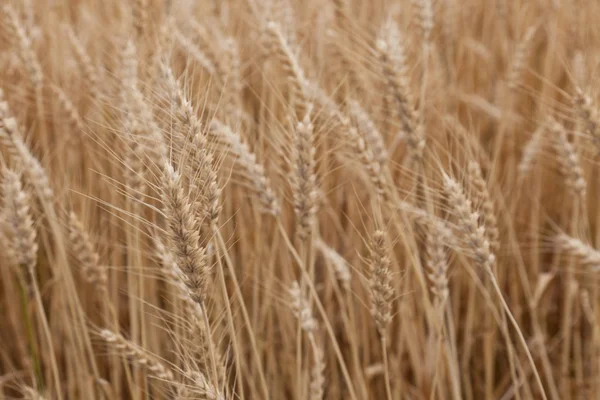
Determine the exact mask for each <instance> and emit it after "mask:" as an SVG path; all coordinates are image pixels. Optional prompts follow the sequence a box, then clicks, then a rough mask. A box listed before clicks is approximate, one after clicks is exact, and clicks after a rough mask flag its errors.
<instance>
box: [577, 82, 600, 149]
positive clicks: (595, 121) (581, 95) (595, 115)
mask: <svg viewBox="0 0 600 400" xmlns="http://www.w3.org/2000/svg"><path fill="white" fill-rule="evenodd" d="M573 103H574V105H575V108H576V112H577V114H578V116H579V118H580V119H581V120H582V122H583V129H584V132H585V133H586V134H587V135H589V136H590V138H591V139H592V141H593V142H594V144H595V145H596V147H597V148H598V151H599V152H600V111H599V110H598V107H597V106H596V104H595V103H594V101H593V100H592V98H591V97H590V96H589V95H588V94H586V93H585V92H584V91H583V90H581V89H579V88H578V89H577V90H576V91H575V96H574V98H573Z"/></svg>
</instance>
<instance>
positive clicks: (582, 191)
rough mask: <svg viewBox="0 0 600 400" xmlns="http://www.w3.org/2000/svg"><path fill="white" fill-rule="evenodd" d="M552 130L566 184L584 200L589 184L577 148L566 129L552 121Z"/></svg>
mask: <svg viewBox="0 0 600 400" xmlns="http://www.w3.org/2000/svg"><path fill="white" fill-rule="evenodd" d="M550 130H551V132H552V135H553V136H554V138H553V139H554V141H553V144H554V149H555V151H556V153H557V155H558V163H559V169H560V172H561V174H562V175H563V176H564V178H565V183H566V185H567V187H569V188H570V189H571V190H572V191H573V193H574V194H575V195H576V196H578V197H579V198H581V199H584V198H585V195H586V192H587V183H586V181H585V178H584V175H583V169H582V168H581V163H580V161H579V156H578V154H577V151H576V149H575V146H574V145H573V143H571V142H570V141H569V139H568V138H567V132H566V131H565V128H564V127H563V126H562V124H560V123H559V122H557V121H556V120H551V121H550Z"/></svg>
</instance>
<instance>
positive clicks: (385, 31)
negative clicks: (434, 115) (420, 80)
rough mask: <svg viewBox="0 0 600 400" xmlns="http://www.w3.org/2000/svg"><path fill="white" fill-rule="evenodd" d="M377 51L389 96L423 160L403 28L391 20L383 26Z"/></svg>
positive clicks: (412, 147)
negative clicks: (402, 32)
mask: <svg viewBox="0 0 600 400" xmlns="http://www.w3.org/2000/svg"><path fill="white" fill-rule="evenodd" d="M375 53H376V56H377V59H378V60H379V63H380V66H381V70H382V73H383V76H384V78H385V80H386V83H387V85H388V90H389V97H390V98H391V99H393V102H394V103H395V107H394V109H395V111H396V116H397V118H398V120H399V122H400V126H401V127H402V130H403V131H404V134H405V135H406V137H407V141H408V145H409V147H410V150H411V154H412V156H413V157H414V158H416V159H420V158H421V157H422V155H423V149H424V147H425V139H424V137H423V136H424V135H423V131H422V130H423V128H422V126H421V123H420V121H419V116H418V113H417V110H416V109H415V104H414V100H413V97H414V96H413V93H412V89H411V88H410V82H409V74H408V67H407V65H406V56H405V50H404V47H403V45H402V38H401V35H400V30H399V29H398V27H397V26H396V25H395V24H394V23H393V22H391V21H388V23H386V24H385V25H384V26H383V28H382V29H381V32H380V34H379V37H378V39H377V42H376V45H375Z"/></svg>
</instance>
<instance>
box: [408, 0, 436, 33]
mask: <svg viewBox="0 0 600 400" xmlns="http://www.w3.org/2000/svg"><path fill="white" fill-rule="evenodd" d="M412 4H413V7H414V8H415V11H416V13H417V19H418V27H419V29H420V30H421V35H422V36H423V41H424V42H425V43H429V41H431V32H432V31H433V28H434V17H435V14H434V0H412Z"/></svg>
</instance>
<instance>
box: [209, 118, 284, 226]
mask: <svg viewBox="0 0 600 400" xmlns="http://www.w3.org/2000/svg"><path fill="white" fill-rule="evenodd" d="M209 135H210V136H211V137H212V138H213V139H214V140H215V141H217V142H220V143H223V144H225V145H226V146H227V151H228V153H229V154H230V155H231V156H233V158H234V161H235V163H236V166H238V169H237V170H235V171H234V172H235V173H238V174H241V175H242V176H243V177H244V178H246V180H247V181H248V182H247V183H248V186H249V187H250V188H251V189H252V190H253V191H254V193H255V194H256V195H257V196H258V198H259V199H260V203H261V205H262V209H263V211H264V212H267V213H269V214H272V215H279V212H280V210H281V209H280V205H279V200H278V199H277V197H276V195H275V192H274V191H273V189H272V188H271V184H270V182H269V178H268V177H267V176H266V173H265V169H264V167H263V166H262V165H261V164H260V163H259V162H258V161H257V160H256V155H255V154H254V153H252V152H251V151H250V149H249V148H248V145H247V144H246V143H245V142H244V141H243V140H242V138H241V137H240V135H239V134H238V133H235V132H234V131H232V130H231V128H230V127H229V126H227V125H225V124H223V123H221V122H219V121H217V120H213V121H212V122H211V125H210V129H209Z"/></svg>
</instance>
